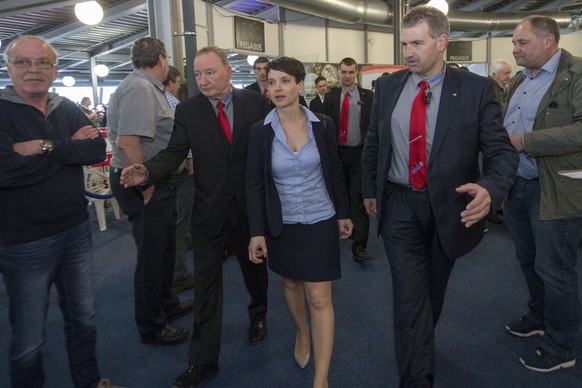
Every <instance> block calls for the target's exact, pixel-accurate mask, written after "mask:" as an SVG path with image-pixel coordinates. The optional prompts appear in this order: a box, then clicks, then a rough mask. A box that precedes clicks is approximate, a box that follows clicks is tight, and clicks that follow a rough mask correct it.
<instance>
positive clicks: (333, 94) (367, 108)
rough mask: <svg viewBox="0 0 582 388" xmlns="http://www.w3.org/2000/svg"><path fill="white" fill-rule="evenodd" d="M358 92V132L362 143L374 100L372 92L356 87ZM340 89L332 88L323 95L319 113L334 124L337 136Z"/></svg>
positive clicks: (368, 124)
mask: <svg viewBox="0 0 582 388" xmlns="http://www.w3.org/2000/svg"><path fill="white" fill-rule="evenodd" d="M357 88H358V90H359V91H360V101H361V105H360V106H361V107H362V110H361V114H360V132H361V134H362V142H363V141H364V139H365V137H366V132H367V131H368V127H369V126H370V114H371V111H372V101H373V100H374V92H373V91H371V90H369V89H362V88H361V87H360V86H357ZM341 95H342V88H341V87H339V88H333V89H332V90H330V91H329V92H327V94H326V95H325V100H324V101H323V111H322V112H321V113H323V114H326V115H328V116H329V117H331V119H332V120H333V123H334V124H335V129H336V132H338V134H339V122H340V108H341V105H342V103H341Z"/></svg>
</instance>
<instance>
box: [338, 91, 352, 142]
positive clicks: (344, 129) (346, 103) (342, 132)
mask: <svg viewBox="0 0 582 388" xmlns="http://www.w3.org/2000/svg"><path fill="white" fill-rule="evenodd" d="M349 118H350V93H348V92H346V95H345V96H344V99H343V100H342V109H341V111H340V123H339V143H340V144H346V141H348V121H349Z"/></svg>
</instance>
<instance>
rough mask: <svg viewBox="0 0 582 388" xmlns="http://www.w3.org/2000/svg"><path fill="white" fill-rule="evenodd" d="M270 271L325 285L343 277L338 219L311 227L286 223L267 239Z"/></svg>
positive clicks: (334, 218)
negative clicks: (275, 234)
mask: <svg viewBox="0 0 582 388" xmlns="http://www.w3.org/2000/svg"><path fill="white" fill-rule="evenodd" d="M267 249H268V258H267V262H268V263H269V268H270V269H271V270H272V271H274V272H276V273H278V274H279V275H281V276H284V277H286V278H289V279H293V280H300V281H306V282H323V281H328V280H336V279H339V278H340V277H341V264H340V244H339V232H338V223H337V218H336V217H335V216H334V217H332V218H330V219H328V220H325V221H320V222H318V223H315V224H311V225H304V224H285V225H283V232H282V233H281V235H280V236H279V237H277V238H272V237H270V236H268V237H267Z"/></svg>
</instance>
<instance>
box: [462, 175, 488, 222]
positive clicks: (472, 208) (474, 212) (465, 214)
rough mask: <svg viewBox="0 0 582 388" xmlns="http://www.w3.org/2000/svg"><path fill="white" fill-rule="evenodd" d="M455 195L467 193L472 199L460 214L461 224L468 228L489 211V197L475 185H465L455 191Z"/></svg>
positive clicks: (485, 191) (482, 189)
mask: <svg viewBox="0 0 582 388" xmlns="http://www.w3.org/2000/svg"><path fill="white" fill-rule="evenodd" d="M455 190H456V191H457V193H467V194H469V195H470V196H472V197H473V200H472V201H471V202H469V204H468V205H467V207H466V208H465V210H463V211H462V212H461V222H462V223H464V224H465V227H466V228H469V227H471V226H473V225H474V224H476V223H477V222H479V220H481V219H482V218H483V217H485V216H486V215H487V214H488V213H489V210H490V209H491V195H489V192H488V191H487V190H485V189H484V188H483V187H481V186H479V185H478V184H476V183H467V184H464V185H462V186H459V187H457V188H456V189H455Z"/></svg>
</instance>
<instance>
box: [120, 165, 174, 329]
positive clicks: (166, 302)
mask: <svg viewBox="0 0 582 388" xmlns="http://www.w3.org/2000/svg"><path fill="white" fill-rule="evenodd" d="M110 181H111V189H112V191H113V194H114V196H115V198H116V199H117V201H118V202H119V205H120V206H121V208H122V210H123V212H124V213H125V214H127V217H128V220H129V222H130V223H131V225H132V228H133V230H132V231H133V236H134V240H135V243H136V246H137V265H136V268H135V274H134V299H135V321H136V323H137V326H138V329H139V332H140V334H141V336H142V337H144V338H151V337H154V336H155V335H156V334H157V333H158V332H159V331H160V330H161V329H162V328H163V326H164V325H165V324H166V321H167V317H166V313H167V312H169V311H171V310H173V309H175V308H176V307H177V305H178V304H179V303H180V301H179V299H178V298H177V297H176V296H175V295H174V294H173V293H172V289H171V288H172V281H173V273H174V266H175V259H176V190H175V186H174V185H173V184H171V183H167V182H160V183H158V184H156V185H155V189H154V194H153V196H152V198H151V199H150V201H149V202H148V203H147V205H145V204H144V202H143V196H142V194H141V193H140V192H139V190H137V189H136V188H127V189H126V188H123V187H122V186H120V184H119V175H118V174H111V176H110Z"/></svg>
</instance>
